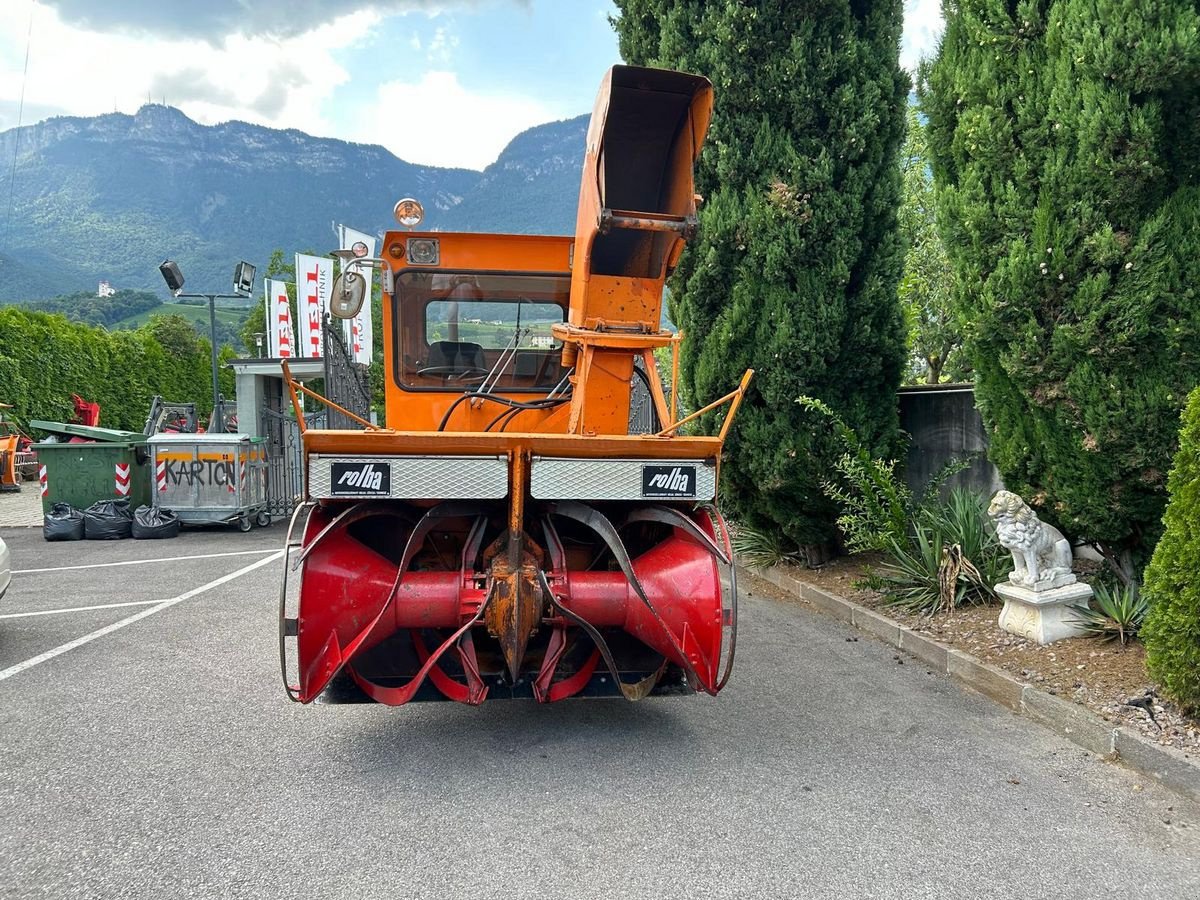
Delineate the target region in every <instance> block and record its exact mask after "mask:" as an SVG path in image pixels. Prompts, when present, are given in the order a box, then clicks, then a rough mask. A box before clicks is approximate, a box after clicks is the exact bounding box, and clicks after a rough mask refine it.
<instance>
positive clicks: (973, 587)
mask: <svg viewBox="0 0 1200 900" xmlns="http://www.w3.org/2000/svg"><path fill="white" fill-rule="evenodd" d="M920 518H921V519H923V520H924V521H925V522H927V523H930V524H931V525H933V526H934V528H935V529H936V530H937V531H939V532H940V533H941V534H942V535H944V537H945V540H946V542H947V544H948V545H949V546H951V547H954V546H957V547H958V552H959V553H960V554H961V555H962V557H963V558H965V559H966V560H967V561H968V563H969V564H971V566H972V567H973V571H970V570H966V571H964V577H965V578H966V579H967V582H968V594H969V597H968V598H967V599H969V600H970V602H973V603H990V602H991V601H993V600H995V599H996V589H995V585H996V584H998V583H1000V582H1002V581H1004V579H1005V577H1006V575H1007V573H1008V569H1009V555H1008V551H1007V550H1005V549H1004V548H1003V547H1002V546H1001V545H1000V542H999V541H998V540H997V539H996V535H995V533H994V532H993V531H992V527H991V523H990V521H989V519H988V516H987V498H986V497H984V496H983V495H982V494H980V493H978V492H976V491H971V490H966V489H964V488H955V489H954V490H952V491H951V492H950V494H949V496H948V497H947V498H946V500H945V502H944V503H940V504H937V505H934V504H932V503H930V504H927V505H926V506H924V507H923V508H922V510H921V512H920Z"/></svg>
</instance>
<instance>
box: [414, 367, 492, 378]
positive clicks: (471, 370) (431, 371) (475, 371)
mask: <svg viewBox="0 0 1200 900" xmlns="http://www.w3.org/2000/svg"><path fill="white" fill-rule="evenodd" d="M489 371H491V370H490V369H482V368H480V367H479V366H426V367H425V368H424V369H417V374H418V375H423V376H428V375H432V376H440V377H442V378H445V379H452V378H453V379H457V380H460V381H461V380H462V379H464V378H482V377H484V376H485V375H487V373H488V372H489Z"/></svg>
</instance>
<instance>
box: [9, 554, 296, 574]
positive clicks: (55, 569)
mask: <svg viewBox="0 0 1200 900" xmlns="http://www.w3.org/2000/svg"><path fill="white" fill-rule="evenodd" d="M278 552H279V551H278V550H231V551H230V552H229V553H197V554H196V555H195V556H160V557H158V558H156V559H123V560H121V561H120V562H106V563H89V564H88V565H85V566H54V567H52V568H49V569H14V570H13V573H12V574H14V575H36V574H37V573H39V572H70V571H72V570H73V569H104V568H107V567H108V566H144V565H146V564H147V563H164V562H179V561H180V560H183V559H216V558H217V557H220V556H257V555H258V554H260V553H278Z"/></svg>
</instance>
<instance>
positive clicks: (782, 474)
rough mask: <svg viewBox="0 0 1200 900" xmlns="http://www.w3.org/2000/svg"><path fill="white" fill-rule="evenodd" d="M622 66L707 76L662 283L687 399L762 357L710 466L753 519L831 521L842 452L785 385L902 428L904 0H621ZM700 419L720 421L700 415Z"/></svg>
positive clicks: (698, 398)
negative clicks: (670, 266) (694, 159)
mask: <svg viewBox="0 0 1200 900" xmlns="http://www.w3.org/2000/svg"><path fill="white" fill-rule="evenodd" d="M617 7H618V9H619V11H620V15H619V17H618V18H617V19H616V20H615V21H614V26H615V27H616V30H617V33H618V36H619V39H620V46H621V53H622V56H623V57H624V58H625V59H626V60H627V61H629V62H631V63H635V64H641V65H656V66H664V67H668V68H674V69H683V70H687V71H692V72H697V73H700V74H703V75H706V76H708V77H709V78H710V79H711V80H712V81H713V83H714V85H715V88H716V109H715V112H714V116H713V121H712V130H711V133H710V140H709V143H708V146H707V148H706V150H705V152H704V155H703V157H702V158H701V161H700V165H699V167H698V172H697V187H698V189H699V191H700V193H701V194H702V195H703V196H704V197H705V198H706V199H705V202H704V204H703V206H702V207H701V211H700V234H699V237H698V238H697V239H696V241H695V242H694V243H693V244H692V245H691V246H690V247H689V249H688V250H687V252H686V253H685V254H684V257H683V259H682V260H681V263H680V266H679V268H678V270H677V272H676V274H675V277H674V279H673V281H672V305H671V317H672V319H673V321H675V322H676V323H678V325H679V326H680V328H681V329H682V330H683V331H684V333H685V335H686V340H685V343H684V348H683V360H682V361H683V379H684V389H685V392H686V395H687V398H688V400H689V402H691V403H692V404H695V405H696V406H699V405H703V404H704V403H707V402H708V401H710V400H712V399H714V398H716V397H718V396H720V395H721V394H724V393H726V392H727V391H729V390H730V389H731V388H732V387H733V386H735V385H736V384H737V382H738V379H739V378H740V376H741V374H742V372H743V371H744V370H745V369H746V368H750V367H753V368H754V369H756V370H757V375H756V377H755V381H754V384H753V385H752V387H751V391H750V394H749V396H748V398H747V400H746V402H745V403H744V404H743V405H742V408H741V411H740V412H739V414H738V422H737V425H736V427H735V428H734V429H733V431H732V432H731V435H730V439H729V441H728V443H727V447H726V454H725V457H724V461H723V463H722V473H723V475H724V477H725V493H724V497H725V502H726V503H727V504H728V505H730V506H731V507H732V508H733V511H734V512H735V513H736V514H737V516H738V517H739V518H740V519H741V520H742V521H744V522H745V523H746V524H747V525H749V526H751V527H754V528H757V529H760V530H762V529H767V528H778V529H780V530H782V531H783V533H784V534H786V535H787V537H788V538H789V539H790V540H792V541H795V542H796V543H798V544H801V545H820V544H825V543H827V542H828V541H830V540H831V539H832V538H833V537H834V536H835V534H836V529H835V525H834V519H835V517H836V515H837V510H836V508H835V507H834V505H833V504H832V503H831V502H830V501H829V500H828V498H826V497H825V496H823V494H822V491H821V484H820V483H821V480H822V478H823V477H825V476H826V474H827V473H828V472H829V470H830V465H831V463H832V461H833V460H835V459H836V458H837V456H838V455H839V450H838V448H837V446H836V444H835V442H834V441H833V439H832V437H831V436H830V435H829V434H828V433H827V432H825V431H815V430H814V429H812V427H811V421H810V420H806V418H805V416H804V413H803V411H802V410H801V409H800V408H799V407H798V406H797V404H796V403H795V400H796V398H797V397H799V396H800V395H802V394H803V395H809V396H813V397H816V398H818V399H820V400H823V401H825V402H826V403H828V404H829V406H830V407H831V408H833V409H835V410H836V411H837V412H838V414H839V415H841V416H842V418H843V419H844V420H845V421H846V422H847V423H848V424H849V425H850V426H851V427H852V428H853V429H854V430H855V431H856V432H857V433H858V434H859V435H860V436H861V437H862V438H863V440H864V441H865V443H866V445H867V446H868V447H869V448H870V450H871V452H872V453H873V454H874V455H876V456H887V455H891V452H890V451H891V450H892V449H893V446H894V442H895V440H896V436H897V422H896V402H895V388H896V386H897V385H898V384H899V381H900V372H901V368H902V365H903V358H904V333H903V324H902V320H901V315H900V311H899V307H898V302H897V299H896V285H897V282H898V280H899V277H900V269H901V264H902V261H903V248H902V246H901V242H900V238H899V235H898V233H897V227H896V208H897V206H898V203H899V198H900V175H899V168H898V166H897V164H896V160H897V152H898V150H899V147H900V142H901V139H902V137H903V133H904V105H905V98H906V96H907V92H908V79H907V76H906V75H905V74H904V72H903V71H902V70H901V69H900V67H899V64H898V47H899V40H900V31H901V17H902V9H901V3H900V2H899V0H885V2H873V3H866V2H862V0H854V2H849V0H805V2H784V0H769V2H761V3H754V4H747V3H741V2H735V0H708V2H703V0H617ZM709 425H710V426H711V425H712V422H710V423H709Z"/></svg>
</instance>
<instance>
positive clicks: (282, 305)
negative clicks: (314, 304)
mask: <svg viewBox="0 0 1200 900" xmlns="http://www.w3.org/2000/svg"><path fill="white" fill-rule="evenodd" d="M265 284H266V288H267V331H268V332H269V334H268V338H269V341H270V354H271V358H272V359H291V358H293V357H294V356H295V355H296V333H295V331H294V330H293V328H292V306H291V304H290V303H288V294H287V282H284V281H273V280H270V279H268V280H267V281H266V282H265Z"/></svg>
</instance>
